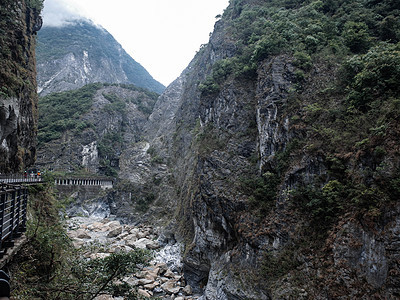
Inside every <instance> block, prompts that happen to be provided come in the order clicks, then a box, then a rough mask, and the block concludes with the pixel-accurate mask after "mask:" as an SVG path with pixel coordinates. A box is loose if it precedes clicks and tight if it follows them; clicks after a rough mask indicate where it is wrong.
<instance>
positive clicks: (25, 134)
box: [0, 1, 41, 173]
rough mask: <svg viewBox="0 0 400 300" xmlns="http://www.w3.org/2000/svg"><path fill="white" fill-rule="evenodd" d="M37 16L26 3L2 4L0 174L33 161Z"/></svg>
mask: <svg viewBox="0 0 400 300" xmlns="http://www.w3.org/2000/svg"><path fill="white" fill-rule="evenodd" d="M39 13H40V11H38V10H37V9H34V8H31V7H30V6H29V5H28V4H27V2H26V1H3V2H2V4H1V8H0V14H1V18H0V44H1V48H0V157H1V160H0V172H1V173H4V172H18V171H22V170H23V169H24V168H26V167H27V166H30V165H32V164H33V163H34V161H35V155H36V131H37V117H38V113H37V101H38V96H37V93H36V89H37V84H36V61H35V44H36V31H38V30H39V29H40V27H41V18H40V16H39Z"/></svg>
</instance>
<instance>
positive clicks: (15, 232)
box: [0, 184, 28, 257]
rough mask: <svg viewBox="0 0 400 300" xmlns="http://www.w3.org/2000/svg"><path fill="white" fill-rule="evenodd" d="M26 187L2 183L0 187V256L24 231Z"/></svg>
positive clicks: (26, 200) (26, 202)
mask: <svg viewBox="0 0 400 300" xmlns="http://www.w3.org/2000/svg"><path fill="white" fill-rule="evenodd" d="M27 204H28V189H27V188H26V187H24V186H14V185H13V186H11V185H4V184H3V185H2V186H1V188H0V257H2V256H3V255H4V254H5V250H6V249H7V248H9V247H12V246H14V239H15V238H18V237H20V236H21V235H22V233H23V232H25V231H26V210H27Z"/></svg>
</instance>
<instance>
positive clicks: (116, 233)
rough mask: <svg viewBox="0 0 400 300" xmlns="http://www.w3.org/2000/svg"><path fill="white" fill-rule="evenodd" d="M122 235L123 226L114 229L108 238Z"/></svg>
mask: <svg viewBox="0 0 400 300" xmlns="http://www.w3.org/2000/svg"><path fill="white" fill-rule="evenodd" d="M121 233H122V226H118V227H115V228H114V229H112V230H111V231H110V232H109V233H108V234H107V237H108V238H114V237H117V236H119V235H120V234H121Z"/></svg>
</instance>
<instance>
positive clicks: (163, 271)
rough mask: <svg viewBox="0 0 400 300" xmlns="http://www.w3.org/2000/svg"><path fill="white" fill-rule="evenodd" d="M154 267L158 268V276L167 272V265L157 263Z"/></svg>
mask: <svg viewBox="0 0 400 300" xmlns="http://www.w3.org/2000/svg"><path fill="white" fill-rule="evenodd" d="M156 267H158V268H160V274H163V273H165V272H166V271H167V270H168V265H167V264H166V263H158V264H156Z"/></svg>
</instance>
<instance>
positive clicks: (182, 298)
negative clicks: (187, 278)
mask: <svg viewBox="0 0 400 300" xmlns="http://www.w3.org/2000/svg"><path fill="white" fill-rule="evenodd" d="M174 300H185V297H182V296H179V297H176V298H175V299H174Z"/></svg>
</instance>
